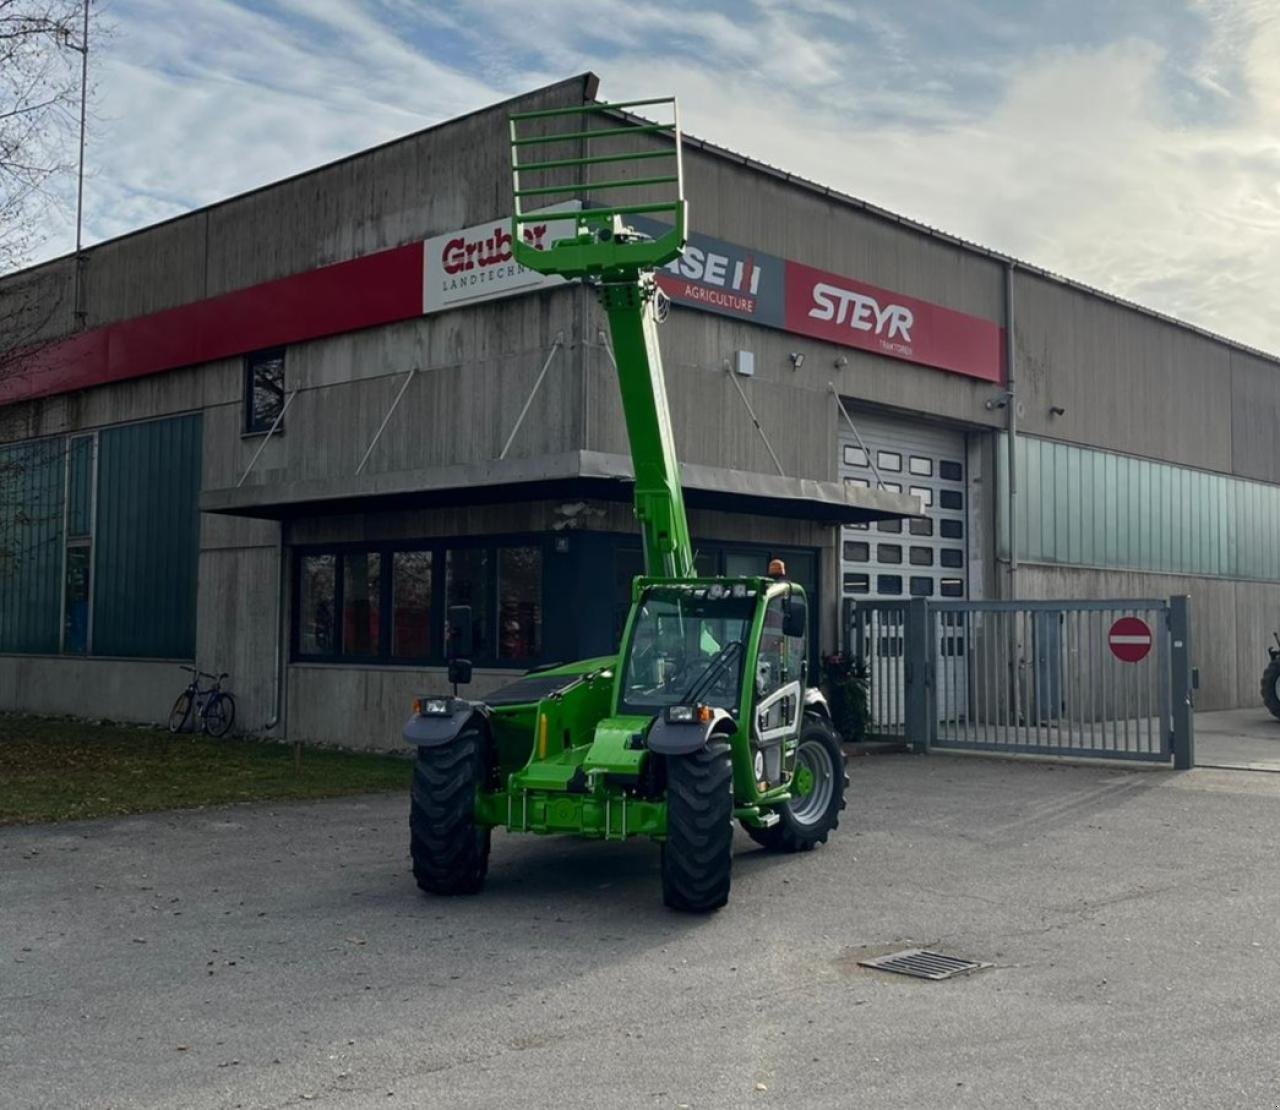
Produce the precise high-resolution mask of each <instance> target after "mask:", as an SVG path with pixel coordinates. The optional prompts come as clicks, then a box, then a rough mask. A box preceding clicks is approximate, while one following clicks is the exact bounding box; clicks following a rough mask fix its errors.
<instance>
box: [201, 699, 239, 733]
mask: <svg viewBox="0 0 1280 1110" xmlns="http://www.w3.org/2000/svg"><path fill="white" fill-rule="evenodd" d="M235 721H236V699H235V698H233V697H232V696H231V695H230V694H219V695H218V696H217V698H216V699H215V700H214V701H213V702H211V703H210V704H209V705H208V706H207V707H206V708H205V711H204V728H205V731H206V732H207V733H208V734H209V735H210V736H213V737H215V738H221V737H223V736H226V734H227V733H228V732H230V731H231V726H232V725H233V724H235Z"/></svg>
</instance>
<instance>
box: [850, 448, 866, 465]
mask: <svg viewBox="0 0 1280 1110" xmlns="http://www.w3.org/2000/svg"><path fill="white" fill-rule="evenodd" d="M844 464H845V466H866V465H867V453H866V452H865V451H864V450H863V449H862V448H861V447H855V446H853V445H852V444H849V443H846V444H845V448H844Z"/></svg>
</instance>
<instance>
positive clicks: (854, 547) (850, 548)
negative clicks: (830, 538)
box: [844, 540, 871, 563]
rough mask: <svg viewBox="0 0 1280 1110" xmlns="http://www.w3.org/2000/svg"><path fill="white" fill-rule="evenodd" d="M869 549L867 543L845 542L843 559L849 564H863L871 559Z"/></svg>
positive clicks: (869, 546)
mask: <svg viewBox="0 0 1280 1110" xmlns="http://www.w3.org/2000/svg"><path fill="white" fill-rule="evenodd" d="M870 548H871V545H870V544H869V543H859V542H857V541H856V540H845V541H844V557H845V559H846V560H848V561H849V562H850V563H865V562H866V561H867V560H868V559H869V558H870V557H871V552H870Z"/></svg>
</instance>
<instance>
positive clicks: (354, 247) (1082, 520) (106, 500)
mask: <svg viewBox="0 0 1280 1110" xmlns="http://www.w3.org/2000/svg"><path fill="white" fill-rule="evenodd" d="M596 86H597V81H596V79H595V78H594V77H593V76H592V75H589V74H588V75H584V76H582V77H576V78H573V79H571V80H567V81H564V82H561V83H559V84H556V85H552V86H549V87H547V88H544V89H540V90H537V91H535V92H532V93H530V94H528V95H526V96H522V97H519V98H517V99H516V100H514V101H511V102H508V103H505V104H502V105H497V106H494V107H492V108H488V109H485V110H482V111H479V112H476V113H473V114H471V115H468V116H465V117H462V118H460V119H457V120H453V121H450V122H447V123H444V124H441V125H439V126H436V127H432V128H429V129H427V130H425V131H422V132H419V133H416V134H413V135H410V136H407V137H405V138H403V139H400V140H397V141H395V142H391V143H388V144H386V145H384V146H381V147H378V148H375V149H373V150H369V151H366V152H363V153H360V154H357V155H354V156H352V157H350V158H347V159H344V160H342V161H339V162H336V163H333V164H331V165H328V166H325V167H322V168H320V169H317V170H314V171H311V172H308V173H305V174H302V175H299V176H297V177H294V178H290V179H288V180H286V181H282V182H279V183H276V184H273V185H270V186H268V187H265V188H262V189H259V190H256V191H254V192H252V193H248V194H245V195H243V196H240V197H236V198H233V199H231V200H228V201H225V202H222V203H219V204H215V205H212V206H210V207H208V208H205V209H201V210H199V211H196V212H192V213H190V214H188V215H185V216H181V217H178V218H175V219H172V220H169V221H167V222H165V223H162V224H159V225H156V226H154V227H150V228H147V229H144V230H142V231H139V232H136V233H133V234H130V235H127V236H123V237H121V238H119V239H115V240H111V241H109V242H105V243H102V244H100V245H98V246H96V247H93V248H90V249H88V250H86V251H85V252H83V254H82V255H81V256H80V257H79V258H78V259H77V258H76V257H74V256H68V257H65V258H62V259H58V260H56V261H53V262H50V263H47V264H44V265H41V266H37V267H34V268H32V269H29V270H26V271H23V272H20V273H17V274H13V275H10V276H8V277H6V278H4V279H2V280H0V329H2V330H3V336H0V349H4V350H8V351H9V352H10V353H9V354H8V355H5V356H0V403H2V404H3V406H4V407H3V408H2V409H0V437H2V439H3V442H4V444H5V446H4V447H3V448H0V452H2V453H0V483H3V486H4V492H3V494H0V518H2V519H0V524H3V527H4V532H3V536H2V537H0V539H2V541H3V542H0V554H2V555H3V567H2V568H0V571H2V573H0V705H3V706H4V707H6V708H17V709H25V710H33V711H46V712H67V713H82V714H90V715H93V716H105V717H112V718H117V719H124V720H129V719H133V720H160V719H163V718H164V717H165V716H166V715H167V712H168V707H169V705H170V704H171V703H172V700H173V697H174V696H175V695H176V693H177V692H178V690H179V689H180V687H181V685H182V680H183V676H182V674H181V673H180V672H179V671H178V670H177V667H176V666H175V663H176V662H180V661H191V660H197V661H198V662H199V665H200V666H201V667H203V668H206V669H210V670H218V671H223V670H225V671H228V672H230V674H231V676H232V680H231V687H232V689H233V690H234V691H235V693H236V695H237V697H238V698H239V702H240V712H239V722H238V723H239V724H240V725H241V726H242V727H245V728H248V729H252V730H255V731H263V732H267V733H269V734H272V735H277V736H288V737H289V738H292V739H304V740H316V741H326V742H336V743H344V744H352V745H371V746H388V745H391V744H393V743H395V740H396V737H397V736H398V731H399V727H400V724H401V722H402V720H403V717H404V715H405V709H406V706H407V705H408V702H409V700H410V698H411V696H412V695H413V694H415V693H418V692H421V691H422V690H423V689H424V687H429V686H431V685H440V684H442V683H443V668H442V666H441V664H442V660H443V643H444V613H445V609H446V607H447V606H448V605H449V604H456V603H467V604H471V605H472V606H473V608H474V610H475V614H476V623H477V629H478V632H479V636H480V643H479V645H478V647H477V653H476V663H477V668H478V669H477V682H476V686H475V687H474V689H475V690H476V691H477V692H481V693H482V692H484V691H485V690H486V689H488V688H491V687H492V686H493V685H496V684H498V683H500V682H503V681H505V680H506V679H507V677H508V676H509V675H510V674H511V672H512V671H518V670H523V669H527V668H528V667H530V666H532V665H535V664H537V663H540V662H546V661H550V660H554V659H567V658H571V657H576V656H580V655H590V654H599V653H604V652H607V651H609V650H610V649H611V648H612V646H613V642H614V637H615V636H616V633H617V631H618V629H619V619H620V614H621V613H623V612H624V611H625V598H626V596H627V585H628V583H629V581H630V577H631V576H632V575H633V574H634V573H637V572H638V571H639V570H640V545H639V538H638V535H637V532H636V528H635V524H634V520H633V519H632V516H631V510H630V504H629V488H628V485H627V478H628V475H629V467H630V464H629V461H628V458H627V444H626V439H625V432H624V428H623V424H622V420H621V414H620V407H619V402H618V397H617V386H616V382H615V380H614V377H613V370H612V366H611V364H610V356H609V351H608V349H607V346H606V344H605V342H604V333H603V331H602V328H603V324H604V321H603V316H602V313H601V311H600V310H599V308H598V306H597V305H596V303H595V299H594V296H593V294H592V291H591V290H590V289H588V288H585V287H583V286H580V285H566V284H564V283H562V282H559V281H558V280H556V279H545V278H541V277H538V276H537V275H532V274H529V273H527V272H523V271H521V270H520V269H519V268H518V267H516V266H515V265H514V264H513V263H512V262H511V261H510V260H509V257H508V254H509V252H508V250H507V248H506V244H505V242H504V236H505V235H506V232H507V224H508V219H507V217H508V216H509V214H510V161H509V151H508V131H507V125H506V119H507V115H508V113H510V112H512V111H519V110H531V109H536V108H542V107H558V106H563V105H570V104H579V103H584V102H590V101H592V100H593V99H594V98H595V96H596ZM604 122H605V123H608V124H609V125H610V126H618V125H619V121H618V120H616V119H615V120H606V121H604ZM685 179H686V192H687V195H688V197H689V202H690V213H691V222H692V226H693V228H694V232H695V234H694V236H693V238H692V240H691V244H690V249H689V250H688V251H687V252H686V255H685V258H684V259H683V260H682V261H681V262H679V263H676V264H673V266H672V267H671V268H670V269H669V271H667V272H664V273H663V275H662V284H663V287H664V289H665V290H666V291H667V292H668V293H669V295H670V296H671V298H672V302H673V306H672V310H671V312H670V316H669V318H668V320H667V322H666V323H665V324H664V326H663V329H662V344H663V354H664V359H665V365H666V372H667V380H668V388H669V391H670V395H671V402H672V412H673V417H674V423H675V432H676V437H677V442H678V450H679V454H680V458H681V460H682V463H683V465H684V468H685V478H686V484H687V486H688V489H689V502H690V506H691V526H692V530H693V534H694V536H695V539H696V541H697V543H698V547H699V559H700V561H701V564H702V565H703V566H704V567H705V568H706V569H708V570H718V571H721V572H724V573H747V572H752V573H759V572H762V571H763V568H764V566H765V565H766V563H767V560H768V559H769V558H770V557H771V556H773V555H781V556H783V557H784V558H785V559H787V561H788V563H789V564H790V567H791V570H792V573H793V576H794V577H796V578H797V579H798V580H799V581H801V582H803V583H804V584H805V585H806V586H807V587H808V588H809V589H810V590H811V591H813V592H814V593H815V594H816V606H815V609H816V611H817V613H818V614H819V619H818V622H817V628H816V632H815V643H814V648H815V651H817V650H827V649H830V648H832V647H834V646H836V645H837V644H838V643H839V640H840V625H841V614H842V611H843V606H844V605H845V604H846V603H848V602H849V601H854V602H856V601H857V600H858V599H865V598H874V597H905V596H932V597H1004V596H1013V595H1014V593H1015V591H1016V595H1017V596H1020V597H1058V596H1063V597H1121V596H1123V597H1130V596H1141V597H1161V596H1168V595H1170V594H1174V593H1186V594H1189V595H1190V596H1191V597H1192V604H1193V613H1194V617H1195V621H1196V628H1197V652H1196V654H1197V660H1196V662H1197V664H1198V665H1199V667H1200V670H1201V691H1200V704H1201V705H1202V706H1204V707H1207V708H1218V707H1229V706H1236V705H1242V704H1252V703H1254V702H1256V701H1257V683H1258V675H1259V672H1260V669H1261V665H1262V662H1263V649H1264V646H1265V643H1266V641H1267V639H1268V636H1269V632H1270V629H1271V628H1272V627H1273V626H1274V625H1277V624H1280V620H1277V616H1278V615H1280V442H1278V441H1277V437H1276V435H1275V428H1276V427H1277V426H1278V425H1280V365H1278V364H1277V360H1276V359H1275V358H1273V357H1271V356H1269V355H1266V354H1264V353H1262V352H1258V351H1254V350H1250V349H1248V348H1245V347H1243V346H1242V345H1240V344H1236V343H1232V342H1230V341H1228V340H1225V339H1222V338H1220V337H1217V336H1214V335H1210V334H1208V333H1205V332H1203V331H1201V330H1198V329H1196V328H1193V327H1189V326H1187V325H1185V324H1181V323H1179V322H1177V321H1175V320H1171V319H1168V318H1166V317H1162V316H1160V315H1159V314H1157V313H1154V312H1151V311H1148V310H1145V309H1143V308H1141V307H1139V306H1136V305H1132V304H1127V303H1124V302H1122V301H1119V300H1117V299H1115V298H1112V297H1108V296H1105V295H1103V294H1100V293H1098V292H1096V291H1093V290H1090V289H1087V288H1085V287H1083V286H1080V285H1078V284H1075V283H1072V282H1070V281H1065V280H1063V279H1061V278H1058V277H1055V276H1053V275H1050V274H1047V273H1044V272H1042V271H1039V270H1037V269H1035V268H1034V267H1031V266H1027V265H1024V264H1022V263H1017V262H1015V261H1013V260H1011V259H1008V258H1005V257H1003V256H1000V255H997V254H994V253H992V252H990V251H986V250H983V249H981V248H979V247H976V246H974V245H972V244H968V243H965V242H962V241H960V240H957V239H955V238H952V237H950V236H947V235H945V234H942V233H939V232H937V231H934V230H931V229H929V228H926V227H923V226H920V225H917V224H913V223H911V222H910V221H907V220H904V219H902V218H900V217H897V216H895V215H893V214H891V213H888V212H884V211H882V210H878V209H875V208H873V207H871V206H869V205H867V204H864V203H862V202H860V201H858V200H856V199H854V198H851V197H848V196H844V195H841V194H839V193H837V192H834V191H833V190H830V189H827V188H824V187H822V186H820V185H815V184H813V183H811V182H807V181H803V180H799V179H796V178H794V177H792V176H791V175H789V174H787V173H785V172H782V171H779V170H776V169H773V168H771V167H768V166H765V165H762V164H760V163H757V162H754V161H752V160H751V159H749V158H746V157H743V156H741V155H738V154H734V153H732V152H729V151H726V150H723V149H721V148H718V147H715V146H714V145H712V144H710V143H705V142H702V141H699V140H696V139H691V138H689V137H687V136H686V138H685ZM551 199H553V200H558V201H560V202H563V203H569V204H572V203H574V202H575V198H574V197H573V196H565V197H559V198H551ZM577 199H578V200H580V199H581V198H577ZM547 226H548V230H547V232H546V234H549V235H553V234H554V233H555V223H554V214H552V215H550V216H549V219H548V225H547ZM14 352H17V353H16V354H15V353H14ZM535 386H536V389H535ZM832 386H834V389H833V388H832ZM1010 397H1012V402H1010ZM841 405H843V406H844V408H845V409H846V410H847V411H848V413H849V414H850V415H851V416H852V417H853V421H854V423H855V424H856V427H857V430H858V433H860V436H855V434H854V433H852V432H851V431H850V428H849V425H848V423H847V421H846V419H845V416H844V414H843V413H842V412H841V408H840V406H841ZM751 412H754V415H755V417H757V418H758V420H759V424H760V429H761V430H760V431H758V430H757V428H756V427H755V425H754V423H753V419H752V415H751ZM1011 423H1015V424H1016V428H1015V433H1016V434H1015V436H1014V443H1015V450H1014V451H1013V452H1012V453H1010V452H1009V451H1008V450H1007V444H1008V439H1007V436H1008V435H1009V433H1010V425H1011ZM273 427H274V431H273V430H272V429H273ZM269 433H270V434H269ZM762 433H763V434H762ZM1010 461H1012V463H1013V473H1014V474H1015V475H1016V480H1015V485H1016V492H1015V494H1014V495H1013V496H1012V497H1011V496H1010V494H1009V475H1010V465H1009V464H1010ZM912 497H914V498H918V499H919V503H920V506H921V507H922V508H923V510H924V515H923V516H920V517H917V518H914V519H899V518H898V517H897V516H896V515H895V514H901V513H904V512H910V511H911V510H912V509H913V508H914V507H915V505H916V502H914V501H912V500H910V499H911V498H912ZM836 502H840V503H842V504H843V509H842V512H843V514H844V515H845V517H846V518H847V517H848V516H849V515H850V514H851V515H853V516H855V517H856V516H859V515H861V517H862V520H863V523H860V524H854V525H852V526H844V527H841V526H839V525H837V524H833V523H832V519H833V518H832V517H831V516H830V515H826V514H824V510H823V508H822V506H823V504H824V503H826V504H834V503H836ZM565 613H572V614H573V615H574V618H575V619H573V620H565V619H564V618H563V616H562V614H565Z"/></svg>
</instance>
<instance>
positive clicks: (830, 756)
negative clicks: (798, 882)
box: [743, 716, 849, 852]
mask: <svg viewBox="0 0 1280 1110" xmlns="http://www.w3.org/2000/svg"><path fill="white" fill-rule="evenodd" d="M802 767H803V768H805V770H806V771H807V772H808V774H809V775H810V776H812V778H813V788H812V789H811V790H810V791H809V793H807V794H805V795H803V796H801V797H799V798H793V799H792V800H791V801H789V802H785V803H783V804H782V805H780V806H779V807H778V808H777V810H776V812H777V814H778V818H779V820H778V823H777V824H776V825H772V826H770V827H769V828H767V829H761V828H752V827H751V826H749V825H745V826H743V827H744V828H745V829H746V831H747V835H748V836H749V837H751V839H752V840H754V841H755V842H756V843H757V844H760V845H763V846H764V847H765V848H768V849H769V850H770V851H774V852H808V851H812V850H813V847H814V845H816V844H825V843H826V841H827V836H828V834H829V833H830V832H831V831H832V830H833V829H835V828H837V827H838V826H839V824H840V811H841V810H842V809H844V807H845V800H844V792H845V789H846V787H848V785H849V776H848V775H847V774H846V773H845V769H844V749H843V748H841V747H840V740H839V738H838V737H837V736H836V734H835V730H834V729H833V728H832V727H831V725H830V724H829V723H828V722H827V721H826V720H825V719H824V718H822V717H816V716H807V717H805V720H804V726H803V727H802V728H801V729H800V747H799V749H798V750H797V752H796V772H797V774H799V772H800V769H801V768H802Z"/></svg>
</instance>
